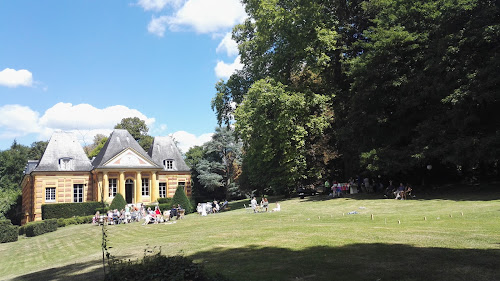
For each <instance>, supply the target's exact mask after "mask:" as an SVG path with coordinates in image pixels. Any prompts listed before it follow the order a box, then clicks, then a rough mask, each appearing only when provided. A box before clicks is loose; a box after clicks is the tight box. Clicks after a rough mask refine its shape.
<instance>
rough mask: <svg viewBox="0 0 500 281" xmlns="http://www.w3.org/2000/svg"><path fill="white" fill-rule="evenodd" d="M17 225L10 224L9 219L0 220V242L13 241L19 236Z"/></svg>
mask: <svg viewBox="0 0 500 281" xmlns="http://www.w3.org/2000/svg"><path fill="white" fill-rule="evenodd" d="M18 228H19V226H17V225H12V223H11V222H10V220H0V243H7V242H15V241H17V238H18V236H19V234H18V233H19V230H18Z"/></svg>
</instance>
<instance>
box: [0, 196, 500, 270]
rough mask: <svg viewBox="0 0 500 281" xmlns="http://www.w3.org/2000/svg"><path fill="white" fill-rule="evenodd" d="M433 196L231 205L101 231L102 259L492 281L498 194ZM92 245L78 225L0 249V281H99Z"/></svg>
mask: <svg viewBox="0 0 500 281" xmlns="http://www.w3.org/2000/svg"><path fill="white" fill-rule="evenodd" d="M439 197H441V198H442V199H435V198H434V199H432V198H430V199H419V200H407V201H399V200H398V201H396V200H388V199H387V200H383V199H377V198H375V196H370V195H358V196H357V197H353V198H342V199H333V200H323V199H324V198H323V197H319V196H316V197H311V198H306V199H302V200H301V199H298V198H295V199H290V200H284V201H282V202H281V209H282V211H281V212H279V213H278V212H277V213H258V214H253V213H249V212H248V211H247V210H245V209H242V207H243V203H247V202H248V201H241V202H235V203H233V208H232V210H231V211H228V212H224V213H220V214H216V215H209V216H207V217H200V216H198V215H196V214H191V215H187V216H186V218H185V219H184V220H182V221H179V222H177V223H175V224H169V225H164V224H162V225H148V226H142V225H141V224H140V223H134V224H129V225H116V226H109V227H108V234H109V238H110V239H109V240H110V241H109V245H110V246H111V247H112V248H111V249H110V252H111V254H112V255H114V256H116V257H118V258H126V259H136V258H140V257H142V256H143V255H144V250H145V249H150V248H153V247H161V251H162V253H164V254H167V255H177V254H182V255H185V256H187V257H190V258H192V259H194V260H195V262H199V263H203V264H204V265H205V267H206V268H207V269H208V270H209V271H211V272H220V273H222V274H223V275H225V276H227V277H229V278H231V279H234V280H500V269H499V267H498V264H499V261H500V191H491V192H481V193H462V194H459V195H454V196H453V197H452V198H450V197H449V196H439ZM274 205H275V204H274V201H271V207H274ZM236 207H237V208H240V209H237V208H236ZM351 211H356V212H357V213H358V214H348V213H349V212H351ZM372 214H373V220H372V219H371V215H372ZM462 214H463V215H462ZM100 243H101V228H100V227H97V226H92V225H78V226H68V227H65V228H60V229H58V230H57V231H56V232H53V233H48V234H44V235H42V236H38V237H33V238H25V237H20V239H19V241H18V242H14V243H6V244H0V261H1V262H0V279H2V280H3V279H15V280H48V279H51V280H55V279H59V280H65V279H81V280H83V279H88V280H95V279H102V266H101V265H102V264H101V262H102V260H101V257H102V252H101V247H100ZM89 278H91V279H89Z"/></svg>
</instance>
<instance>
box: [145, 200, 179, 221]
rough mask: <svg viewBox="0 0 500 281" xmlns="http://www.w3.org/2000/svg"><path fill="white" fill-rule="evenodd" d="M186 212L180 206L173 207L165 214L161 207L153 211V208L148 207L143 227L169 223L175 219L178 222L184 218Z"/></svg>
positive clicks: (156, 207)
mask: <svg viewBox="0 0 500 281" xmlns="http://www.w3.org/2000/svg"><path fill="white" fill-rule="evenodd" d="M184 213H185V210H184V209H183V208H182V207H181V205H180V204H177V206H176V205H172V209H170V210H164V211H163V213H162V211H161V210H160V207H159V206H155V210H154V211H153V210H152V209H151V207H148V210H147V213H146V215H145V216H144V223H143V224H142V225H146V224H150V223H154V224H159V223H167V222H168V221H170V220H172V219H173V218H174V217H175V218H176V220H179V219H181V218H183V217H184Z"/></svg>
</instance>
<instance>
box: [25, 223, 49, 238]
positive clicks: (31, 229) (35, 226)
mask: <svg viewBox="0 0 500 281" xmlns="http://www.w3.org/2000/svg"><path fill="white" fill-rule="evenodd" d="M24 227H25V229H24V232H25V233H26V236H27V237H33V236H38V235H42V234H44V233H47V232H52V231H56V230H57V220H56V219H48V220H43V221H35V222H29V223H27V224H26V225H25V226H24Z"/></svg>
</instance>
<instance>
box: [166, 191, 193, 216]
mask: <svg viewBox="0 0 500 281" xmlns="http://www.w3.org/2000/svg"><path fill="white" fill-rule="evenodd" d="M177 204H180V205H181V207H182V208H183V209H185V210H186V214H189V213H192V212H193V206H191V202H190V201H189V198H188V197H187V196H186V193H184V187H183V186H179V187H177V190H176V191H175V194H174V197H173V198H172V204H171V205H175V206H177Z"/></svg>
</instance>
